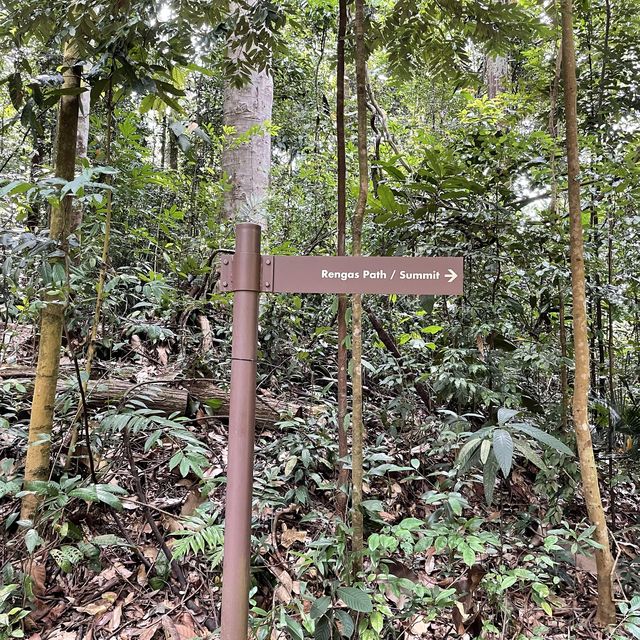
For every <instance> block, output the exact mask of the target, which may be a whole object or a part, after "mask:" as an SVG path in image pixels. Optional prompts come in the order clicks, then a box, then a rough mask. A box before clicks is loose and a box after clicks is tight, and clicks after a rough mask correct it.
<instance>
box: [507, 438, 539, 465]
mask: <svg viewBox="0 0 640 640" xmlns="http://www.w3.org/2000/svg"><path fill="white" fill-rule="evenodd" d="M513 446H514V447H515V448H516V449H517V450H518V451H519V452H520V453H521V454H522V455H523V456H524V457H525V458H526V459H527V460H529V461H530V462H533V464H535V465H536V467H538V469H546V468H547V467H546V465H545V463H544V462H543V461H542V458H541V457H540V456H539V455H538V454H537V453H536V452H535V451H534V450H533V449H532V448H531V447H530V446H529V443H528V442H525V441H524V440H520V439H519V438H515V439H514V440H513Z"/></svg>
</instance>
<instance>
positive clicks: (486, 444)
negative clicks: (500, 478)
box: [480, 440, 491, 464]
mask: <svg viewBox="0 0 640 640" xmlns="http://www.w3.org/2000/svg"><path fill="white" fill-rule="evenodd" d="M490 453H491V441H490V440H483V441H482V445H481V446H480V460H481V462H482V464H486V463H487V460H488V459H489V454H490Z"/></svg>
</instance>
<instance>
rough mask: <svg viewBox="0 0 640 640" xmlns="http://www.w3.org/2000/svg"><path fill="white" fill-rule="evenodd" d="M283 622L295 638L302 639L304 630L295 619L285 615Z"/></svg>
mask: <svg viewBox="0 0 640 640" xmlns="http://www.w3.org/2000/svg"><path fill="white" fill-rule="evenodd" d="M284 622H285V624H286V625H287V627H288V628H289V630H290V631H291V634H292V635H293V637H294V638H296V639H297V640H304V631H303V630H302V627H301V626H300V623H299V622H298V621H297V620H294V619H293V618H292V617H291V616H287V615H285V617H284Z"/></svg>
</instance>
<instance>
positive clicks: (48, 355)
mask: <svg viewBox="0 0 640 640" xmlns="http://www.w3.org/2000/svg"><path fill="white" fill-rule="evenodd" d="M77 62H78V54H77V50H76V47H75V46H74V45H73V44H72V43H68V44H67V45H66V46H65V50H64V68H65V70H64V84H63V87H64V88H65V89H70V90H73V89H76V88H77V87H79V86H80V74H81V72H82V68H81V67H80V66H78V65H77ZM79 103H80V98H79V96H78V95H73V94H71V95H63V96H62V97H61V98H60V109H59V113H58V136H57V150H56V177H58V178H62V179H63V180H66V181H70V180H73V176H74V174H75V162H76V134H77V130H78V105H79ZM72 206H73V201H72V199H71V197H70V196H69V195H67V196H65V197H64V198H63V199H62V201H61V202H60V204H59V205H56V206H52V207H51V221H50V225H49V228H50V231H49V233H50V237H51V239H52V240H53V241H54V242H55V243H56V244H57V245H58V249H59V251H58V252H56V253H61V254H62V255H56V256H55V257H52V258H50V259H49V260H50V263H51V267H52V270H53V273H55V272H56V271H57V272H60V268H61V267H62V269H65V258H66V254H67V251H68V236H69V227H70V218H71V212H72ZM66 280H67V278H66V277H65V279H64V282H59V283H56V282H54V283H51V284H50V285H49V287H48V288H49V290H48V291H46V292H45V294H44V307H43V309H42V315H41V321H40V346H39V349H38V365H37V369H36V380H35V390H34V400H33V405H32V408H31V420H30V422H29V440H28V446H27V456H26V461H25V470H24V487H25V489H27V490H28V489H29V486H30V483H31V482H32V481H35V480H47V479H48V477H49V464H50V459H49V458H50V450H51V430H52V426H53V407H54V402H55V395H56V383H57V381H58V367H59V365H60V347H61V346H62V330H63V326H64V312H65V308H66V304H67V293H66V288H67V282H66ZM37 506H38V499H37V497H36V496H35V495H33V494H27V495H25V496H24V498H23V499H22V511H21V518H22V519H23V520H32V519H33V516H34V515H35V511H36V508H37Z"/></svg>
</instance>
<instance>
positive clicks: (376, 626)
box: [369, 611, 384, 634]
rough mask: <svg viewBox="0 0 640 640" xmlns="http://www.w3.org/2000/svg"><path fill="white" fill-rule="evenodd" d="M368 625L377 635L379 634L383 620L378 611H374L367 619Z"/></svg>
mask: <svg viewBox="0 0 640 640" xmlns="http://www.w3.org/2000/svg"><path fill="white" fill-rule="evenodd" d="M369 623H370V624H371V628H372V629H373V630H374V631H375V632H376V633H377V634H380V632H381V631H382V627H383V624H384V618H383V617H382V614H381V613H380V612H379V611H374V612H373V613H372V614H371V617H370V618H369Z"/></svg>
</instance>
